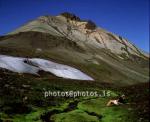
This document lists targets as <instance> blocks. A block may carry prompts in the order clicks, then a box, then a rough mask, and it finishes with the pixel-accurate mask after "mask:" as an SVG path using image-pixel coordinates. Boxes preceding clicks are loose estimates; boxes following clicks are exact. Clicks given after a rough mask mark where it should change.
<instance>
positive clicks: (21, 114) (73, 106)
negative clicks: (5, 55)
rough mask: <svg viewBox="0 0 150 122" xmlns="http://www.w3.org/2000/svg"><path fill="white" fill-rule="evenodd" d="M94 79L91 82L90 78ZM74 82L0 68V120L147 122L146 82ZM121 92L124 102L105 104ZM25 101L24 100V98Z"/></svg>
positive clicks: (33, 121) (147, 93)
mask: <svg viewBox="0 0 150 122" xmlns="http://www.w3.org/2000/svg"><path fill="white" fill-rule="evenodd" d="M93 82H94V81H93ZM93 82H92V83H91V82H90V81H75V80H65V79H60V78H56V77H54V76H51V77H50V78H49V76H48V77H47V78H46V77H35V76H31V75H28V74H17V73H12V72H9V71H7V70H0V109H1V111H0V121H2V122H42V121H43V122H148V121H149V83H144V84H137V85H132V86H126V87H118V86H114V85H112V84H106V83H98V82H95V83H94V85H93ZM43 89H50V90H52V91H56V90H57V91H66V90H79V91H85V90H88V91H93V90H95V91H97V92H100V91H101V90H109V91H111V96H110V97H77V98H67V97H48V98H44V95H43ZM120 94H125V95H126V96H127V98H128V104H124V105H120V106H111V107H107V106H106V104H107V102H108V101H109V100H110V99H112V98H116V97H118V95H120ZM25 97H27V100H26V101H24V98H25Z"/></svg>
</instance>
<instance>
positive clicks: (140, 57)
mask: <svg viewBox="0 0 150 122" xmlns="http://www.w3.org/2000/svg"><path fill="white" fill-rule="evenodd" d="M0 52H1V54H5V55H14V56H21V57H22V56H29V57H32V58H33V57H39V58H45V59H51V60H53V61H55V62H58V63H63V64H67V65H70V66H74V67H75V68H77V69H80V70H81V71H83V72H85V73H86V74H88V75H89V76H91V77H92V78H93V79H94V80H96V81H99V82H101V81H103V82H108V83H116V84H134V83H139V82H147V81H148V80H149V69H148V67H149V55H148V54H146V53H144V52H142V51H141V50H140V49H138V48H137V47H136V46H135V45H133V44H131V43H130V42H129V41H128V40H126V39H124V38H123V37H121V36H117V35H115V34H113V33H110V32H108V31H106V30H104V29H102V28H99V27H97V26H96V24H95V23H94V22H92V21H90V20H88V21H86V20H81V19H80V18H79V17H77V16H76V15H74V14H70V13H62V14H60V15H58V16H41V17H39V18H37V19H35V20H33V21H30V22H28V23H27V24H25V25H23V26H22V27H20V28H18V29H16V30H15V31H13V32H10V33H9V34H7V35H6V36H1V37H0Z"/></svg>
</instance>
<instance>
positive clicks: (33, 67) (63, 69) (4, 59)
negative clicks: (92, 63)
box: [0, 55, 94, 80]
mask: <svg viewBox="0 0 150 122" xmlns="http://www.w3.org/2000/svg"><path fill="white" fill-rule="evenodd" d="M25 61H26V62H25ZM0 68H4V69H8V70H10V71H13V72H18V73H30V74H35V75H38V71H40V70H43V71H46V72H50V73H52V74H54V75H56V76H58V77H62V78H68V79H77V80H94V79H93V78H91V77H90V76H88V75H86V74H85V73H83V72H81V71H80V70H78V69H75V68H73V67H70V66H67V65H63V64H58V63H55V62H52V61H49V60H45V59H40V58H30V59H29V58H28V59H26V58H21V57H13V56H6V55H0Z"/></svg>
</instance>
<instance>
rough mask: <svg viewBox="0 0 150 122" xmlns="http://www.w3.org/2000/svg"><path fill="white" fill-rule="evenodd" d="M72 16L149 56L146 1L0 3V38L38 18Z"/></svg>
mask: <svg viewBox="0 0 150 122" xmlns="http://www.w3.org/2000/svg"><path fill="white" fill-rule="evenodd" d="M65 11H67V12H72V13H75V14H76V15H78V16H80V18H82V19H90V20H93V21H94V22H95V23H96V24H97V25H98V26H100V27H102V28H104V29H106V30H108V31H111V32H113V33H115V34H118V35H121V36H123V37H125V38H127V39H128V40H129V41H130V42H131V43H133V44H135V45H136V46H137V47H139V48H141V49H142V50H144V51H146V52H149V0H0V35H4V34H6V33H8V32H11V31H13V30H14V29H16V28H18V27H19V26H21V25H23V24H25V23H26V22H28V21H30V20H32V19H35V18H37V17H38V16H41V15H57V14H59V13H62V12H65Z"/></svg>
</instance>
